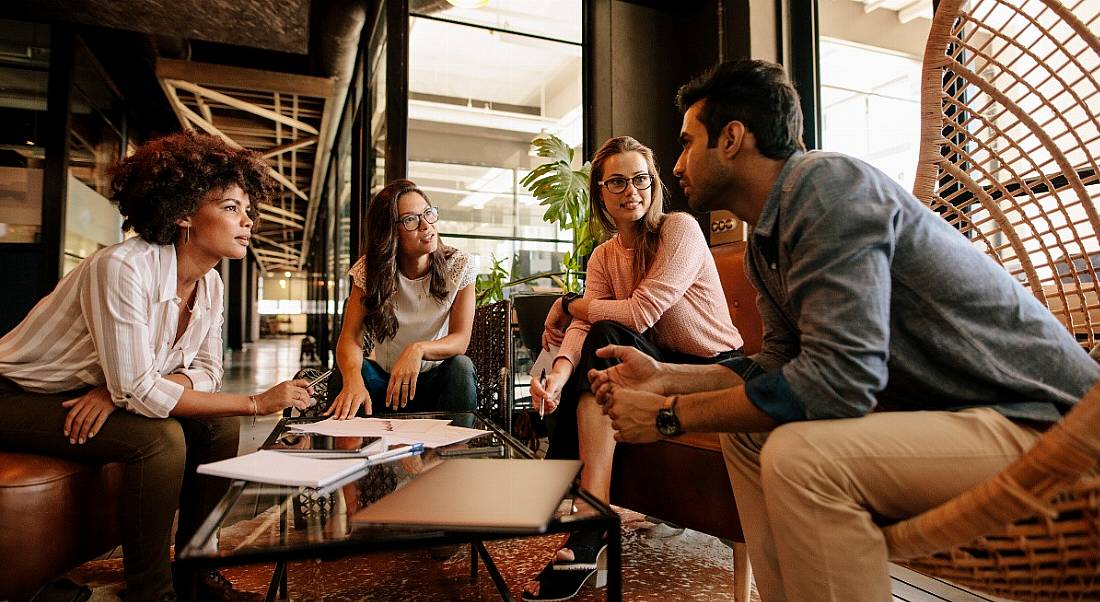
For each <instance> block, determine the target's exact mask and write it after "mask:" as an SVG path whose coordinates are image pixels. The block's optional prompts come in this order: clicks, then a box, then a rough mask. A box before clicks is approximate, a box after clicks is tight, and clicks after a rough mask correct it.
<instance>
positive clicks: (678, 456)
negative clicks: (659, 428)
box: [611, 242, 763, 602]
mask: <svg viewBox="0 0 1100 602" xmlns="http://www.w3.org/2000/svg"><path fill="white" fill-rule="evenodd" d="M711 253H712V254H713V255H714V261H715V263H716V264H717V265H718V274H719V276H720V277H721V279H722V288H723V289H725V293H726V301H727V302H728V303H729V310H730V317H731V318H732V319H733V323H734V325H735V326H737V329H738V330H739V331H740V332H741V337H742V338H743V339H744V347H743V351H744V352H745V354H746V355H749V354H753V353H756V352H757V351H759V350H760V343H761V338H762V337H763V326H762V324H761V321H760V314H759V313H757V310H756V291H755V290H754V289H753V288H752V286H751V285H750V284H749V282H748V279H747V278H746V277H745V273H744V270H743V260H744V256H745V243H743V242H735V243H729V244H725V245H721V246H717V247H713V248H712V249H711ZM612 475H613V476H612V482H611V501H612V503H614V504H617V505H620V506H623V507H626V508H630V509H631V510H635V511H638V512H641V513H643V514H646V515H647V516H651V517H655V518H658V519H660V520H663V521H667V522H669V523H672V524H675V525H678V526H681V527H687V528H690V529H695V530H696V531H701V532H703V533H707V534H709V535H713V536H715V537H719V538H722V539H726V540H729V541H732V542H733V543H734V591H735V595H736V596H737V599H738V601H739V602H740V601H742V600H745V601H747V600H748V596H749V587H750V582H751V579H750V575H751V569H750V568H749V563H748V556H747V553H746V551H745V547H744V541H745V536H744V535H743V534H742V532H741V522H740V520H739V519H738V517H737V507H736V505H735V503H734V499H733V491H732V490H731V489H730V483H729V478H728V477H727V475H726V466H725V464H724V463H723V461H722V448H721V445H720V443H719V440H718V435H717V434H714V433H688V434H685V435H682V436H680V437H677V438H675V439H668V440H664V441H658V442H656V443H649V444H645V445H630V444H622V445H619V446H617V448H616V451H615V463H614V468H613V470H612Z"/></svg>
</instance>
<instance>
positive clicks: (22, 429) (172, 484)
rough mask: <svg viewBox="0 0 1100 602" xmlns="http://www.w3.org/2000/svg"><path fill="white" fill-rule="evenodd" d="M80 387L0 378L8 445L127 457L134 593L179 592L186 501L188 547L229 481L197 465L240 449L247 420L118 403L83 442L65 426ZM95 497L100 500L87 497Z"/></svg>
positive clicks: (93, 458) (129, 582) (1, 443)
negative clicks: (143, 411) (176, 551)
mask: <svg viewBox="0 0 1100 602" xmlns="http://www.w3.org/2000/svg"><path fill="white" fill-rule="evenodd" d="M76 396H77V395H76V394H73V393H68V394H66V393H61V394H56V395H44V394H37V393H27V392H25V391H22V390H20V389H19V388H18V387H16V386H15V385H14V384H12V383H11V381H8V380H7V379H4V378H2V377H0V416H3V420H0V448H3V449H6V450H10V451H22V452H30V453H39V454H45V455H50V456H58V457H61V458H68V459H71V460H77V461H82V462H122V463H123V464H124V465H125V469H124V471H123V477H122V500H121V501H120V504H119V508H120V513H121V516H120V517H119V528H120V529H121V531H122V532H121V534H120V535H121V538H122V553H123V571H124V573H125V575H126V590H127V595H126V597H127V599H128V600H156V599H158V598H159V597H160V596H162V595H163V594H166V593H168V592H171V591H173V584H172V572H171V565H170V564H169V548H170V545H171V543H172V539H171V536H172V519H173V518H174V517H175V514H176V508H177V507H178V508H179V511H180V515H179V524H178V527H177V529H176V546H177V548H181V549H182V547H183V546H184V545H185V544H186V543H187V542H188V540H190V538H191V536H192V535H194V534H195V531H196V530H197V529H198V527H199V526H200V525H201V524H202V521H203V520H205V518H206V516H207V515H208V514H209V513H210V512H211V511H212V510H213V509H214V506H215V505H217V503H218V501H219V500H220V499H221V497H222V496H223V495H225V492H226V490H227V489H228V487H229V481H228V480H227V479H221V478H217V477H209V476H204V475H198V474H196V473H195V467H196V466H198V465H199V464H204V463H206V462H214V461H217V460H224V459H225V458H231V457H233V456H235V455H237V438H238V431H239V430H240V419H239V418H237V417H230V418H207V419H201V420H200V419H188V418H163V419H162V418H146V417H144V416H138V415H137V414H132V413H130V412H127V411H125V410H115V411H114V412H113V413H112V414H111V415H110V417H108V419H107V422H105V423H104V425H103V428H102V429H100V431H99V433H98V434H97V435H96V436H95V437H92V438H91V439H89V440H88V442H87V443H85V444H83V445H73V444H71V443H69V439H68V437H66V436H65V435H64V434H63V432H62V429H63V427H64V423H65V415H66V414H67V413H68V410H67V409H65V408H63V407H61V402H62V401H65V400H68V399H72V398H73V397H76ZM85 503H88V504H95V503H97V501H96V500H85Z"/></svg>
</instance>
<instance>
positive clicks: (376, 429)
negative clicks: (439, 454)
mask: <svg viewBox="0 0 1100 602" xmlns="http://www.w3.org/2000/svg"><path fill="white" fill-rule="evenodd" d="M290 428H291V430H295V431H299V432H304V433H319V434H322V435H334V436H342V437H348V436H353V437H385V438H386V441H387V442H389V444H390V445H398V444H401V443H407V444H409V445H412V444H413V443H423V444H424V447H442V446H444V445H450V444H452V443H458V442H460V441H466V440H467V439H473V438H474V437H478V436H480V435H484V434H486V433H488V432H489V431H483V430H478V429H472V428H466V427H462V426H453V425H451V424H450V420H443V419H438V418H375V417H372V418H351V419H348V420H334V419H332V418H329V419H328V420H322V421H320V422H313V423H304V424H295V425H292V426H291V427H290Z"/></svg>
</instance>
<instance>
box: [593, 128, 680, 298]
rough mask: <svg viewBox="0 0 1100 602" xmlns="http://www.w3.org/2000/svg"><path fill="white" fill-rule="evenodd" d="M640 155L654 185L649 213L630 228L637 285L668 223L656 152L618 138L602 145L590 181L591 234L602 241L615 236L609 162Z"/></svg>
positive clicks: (635, 142) (594, 159) (595, 159)
mask: <svg viewBox="0 0 1100 602" xmlns="http://www.w3.org/2000/svg"><path fill="white" fill-rule="evenodd" d="M630 152H634V153H638V154H640V155H641V156H642V157H643V158H645V163H646V169H647V170H649V174H650V175H651V176H652V177H653V185H652V186H651V187H650V193H651V194H650V199H651V201H652V202H650V204H649V209H647V210H646V212H645V215H644V216H642V219H640V220H638V221H636V222H634V223H633V224H631V227H632V228H633V229H634V266H633V268H634V274H633V276H634V278H633V280H634V285H633V286H635V287H636V286H638V283H639V282H641V281H642V278H645V273H646V270H648V269H649V266H650V264H652V263H653V256H654V255H656V254H657V245H658V244H659V243H660V241H661V224H662V223H663V222H664V220H665V187H664V184H662V183H661V174H660V173H659V172H658V171H657V162H656V161H654V159H653V151H652V150H650V148H649V147H648V146H646V145H644V144H642V143H641V142H638V141H637V140H635V139H633V138H631V137H630V136H619V137H617V138H612V139H610V140H608V141H607V142H604V143H603V146H601V147H600V149H599V150H597V151H596V154H595V155H593V156H592V175H591V177H590V178H589V180H588V203H589V208H590V210H589V212H588V215H589V218H588V221H589V226H588V227H589V230H590V231H592V232H593V233H596V232H603V233H604V236H603V238H609V237H611V236H612V235H613V234H614V233H615V232H616V227H615V220H613V219H611V214H610V213H608V211H607V207H606V206H604V202H603V195H602V193H603V187H602V186H600V181H602V180H603V166H604V163H606V162H607V160H608V159H610V158H611V157H614V156H615V155H621V154H623V153H630Z"/></svg>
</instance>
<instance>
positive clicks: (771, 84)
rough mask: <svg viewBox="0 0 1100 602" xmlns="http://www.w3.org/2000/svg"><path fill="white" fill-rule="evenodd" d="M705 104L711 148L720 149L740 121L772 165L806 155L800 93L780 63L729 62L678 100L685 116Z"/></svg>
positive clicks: (688, 86)
mask: <svg viewBox="0 0 1100 602" xmlns="http://www.w3.org/2000/svg"><path fill="white" fill-rule="evenodd" d="M700 100H702V101H703V106H702V109H701V110H700V111H699V121H700V122H702V124H703V126H704V127H706V128H707V146H708V147H711V148H713V147H714V146H715V145H717V144H718V137H719V135H720V134H721V132H722V128H724V127H726V124H728V123H729V122H731V121H740V122H741V123H743V124H745V127H746V128H747V129H748V130H749V131H750V132H752V133H753V136H755V137H756V147H757V149H759V151H760V154H762V155H764V156H765V157H768V158H769V159H786V158H787V157H790V156H791V155H792V154H794V153H795V151H804V150H806V146H805V144H803V142H802V107H801V105H800V104H799V101H798V91H796V90H795V89H794V86H792V85H791V82H790V80H789V79H787V74H786V73H784V71H783V68H782V67H780V66H779V65H776V64H775V63H769V62H767V61H760V60H750V59H740V60H736V61H727V62H725V63H722V64H720V65H716V66H714V67H711V68H710V69H708V70H707V71H706V72H705V73H703V74H702V75H700V76H698V77H696V78H695V79H693V80H691V81H690V82H688V83H686V84H684V85H683V86H682V87H681V88H680V91H679V92H677V94H676V106H677V108H679V109H680V113H686V112H687V110H688V107H690V106H691V105H693V104H695V103H697V102H699V101H700Z"/></svg>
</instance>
